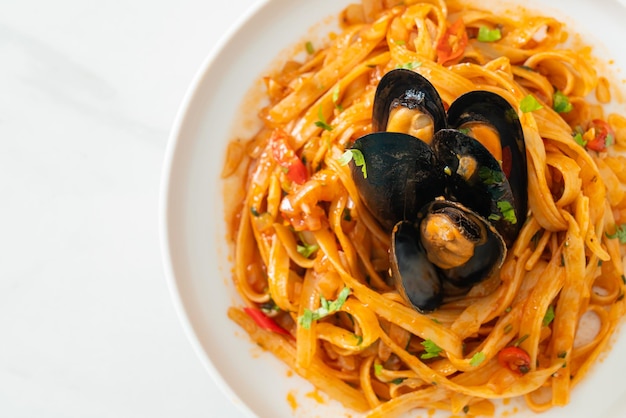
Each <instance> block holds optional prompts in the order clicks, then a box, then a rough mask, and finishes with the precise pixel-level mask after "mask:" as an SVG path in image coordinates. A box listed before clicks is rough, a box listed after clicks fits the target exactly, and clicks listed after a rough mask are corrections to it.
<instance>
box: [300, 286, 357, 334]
mask: <svg viewBox="0 0 626 418" xmlns="http://www.w3.org/2000/svg"><path fill="white" fill-rule="evenodd" d="M349 294H350V288H348V287H344V288H343V289H341V292H339V296H337V299H335V300H333V301H329V300H327V299H326V298H325V297H324V296H320V305H321V306H320V307H319V308H317V309H316V310H314V311H312V310H310V309H308V308H304V312H303V314H302V316H301V317H300V319H299V322H300V326H302V328H304V329H309V328H311V324H312V323H313V321H317V320H318V319H322V318H324V317H326V316H328V315H330V314H332V313H334V312H336V311H338V310H339V309H340V308H341V307H342V306H343V304H344V303H345V302H346V299H347V298H348V295H349Z"/></svg>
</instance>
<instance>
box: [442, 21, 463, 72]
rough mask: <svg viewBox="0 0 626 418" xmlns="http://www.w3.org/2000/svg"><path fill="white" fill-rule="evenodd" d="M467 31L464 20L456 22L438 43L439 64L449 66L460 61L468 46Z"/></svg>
mask: <svg viewBox="0 0 626 418" xmlns="http://www.w3.org/2000/svg"><path fill="white" fill-rule="evenodd" d="M467 42H468V41H467V31H466V30H465V23H463V19H458V20H457V21H455V22H454V23H453V24H452V25H450V27H449V28H448V30H446V33H445V34H444V35H443V36H442V37H441V38H440V39H439V42H437V48H436V49H437V63H439V64H441V65H445V64H448V63H450V62H453V61H455V60H457V59H459V58H460V57H461V56H462V55H463V53H464V52H465V47H466V46H467Z"/></svg>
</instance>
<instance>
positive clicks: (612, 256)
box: [223, 0, 626, 417]
mask: <svg viewBox="0 0 626 418" xmlns="http://www.w3.org/2000/svg"><path fill="white" fill-rule="evenodd" d="M341 21H342V32H341V33H339V34H337V35H333V36H332V37H331V38H330V41H329V43H328V45H327V46H324V47H319V46H318V47H317V49H316V50H313V48H311V46H310V45H309V47H308V48H307V49H308V52H309V54H308V56H307V58H306V59H305V60H304V62H297V61H289V62H288V63H287V64H285V66H284V67H283V68H282V70H281V71H279V72H277V73H276V74H273V75H271V76H268V77H266V78H265V79H264V80H265V85H266V87H267V97H268V99H269V105H268V106H267V107H265V108H264V109H263V110H262V112H261V114H260V118H261V119H262V120H263V122H264V127H263V128H262V129H261V130H260V131H259V132H258V134H257V135H255V136H254V137H253V138H251V139H250V140H249V141H248V142H247V143H246V145H245V148H242V147H241V145H238V144H237V143H233V144H232V145H231V146H230V147H229V151H228V155H227V161H226V165H225V168H224V172H223V175H224V177H229V176H236V175H238V173H239V174H242V173H243V175H242V176H243V181H244V184H245V190H246V194H245V199H244V201H243V202H242V203H241V205H240V207H239V208H238V210H237V211H236V213H234V214H232V215H233V217H232V225H233V227H232V236H233V242H234V244H235V257H234V258H235V267H234V283H235V285H236V287H237V290H238V292H239V293H240V295H241V297H242V299H243V301H244V305H245V307H244V308H240V307H232V308H230V309H229V312H228V313H229V317H230V318H231V319H232V320H234V321H236V322H237V323H238V324H239V325H241V326H242V327H243V328H244V329H245V330H246V331H247V332H248V333H249V334H250V336H251V338H252V339H253V340H254V341H256V342H257V343H258V344H259V345H261V346H262V347H264V348H265V349H267V350H269V351H271V352H272V353H273V354H274V355H276V356H277V357H278V358H280V359H281V360H283V361H284V362H285V363H287V364H288V365H289V366H290V367H292V368H293V369H294V370H295V371H296V372H297V373H299V374H300V375H302V376H303V377H304V378H306V379H308V380H310V381H311V382H312V383H313V384H314V385H315V386H316V387H318V388H320V389H321V390H323V391H325V392H326V393H328V394H329V395H330V396H331V397H333V398H335V399H337V400H339V401H340V402H341V403H343V404H344V405H345V406H346V407H348V408H352V409H354V410H357V411H367V412H368V414H369V415H368V416H370V417H382V416H385V417H388V416H396V415H399V414H402V413H404V412H406V411H408V410H411V409H413V408H437V409H444V410H449V411H452V412H453V413H459V412H461V411H465V412H469V413H471V414H474V415H481V414H482V415H490V414H493V413H494V408H495V407H494V404H493V403H492V401H491V400H493V399H498V398H511V397H524V398H525V400H526V402H527V404H528V405H529V407H530V408H531V409H533V410H535V411H542V410H546V409H548V408H550V407H552V406H557V405H560V406H562V405H566V404H567V403H568V401H569V397H570V392H571V389H572V387H573V386H574V385H576V384H577V383H578V382H579V381H580V379H581V378H582V377H583V376H584V375H585V373H586V372H587V371H588V370H589V368H590V367H591V365H592V364H593V363H594V362H595V360H596V359H597V357H598V355H599V354H600V353H601V352H602V350H603V349H605V347H606V345H607V341H608V340H609V338H610V336H611V335H612V333H613V331H614V330H615V328H616V326H617V325H618V323H619V320H620V318H621V317H622V316H623V314H624V301H623V296H624V271H623V264H624V260H623V257H624V242H625V241H626V236H625V235H626V226H624V225H625V224H626V195H625V193H624V184H625V183H626V174H625V173H626V158H624V157H623V156H622V155H621V154H620V149H623V147H624V146H625V145H626V119H625V118H624V117H622V116H619V115H617V114H608V115H605V111H604V109H603V106H602V105H603V104H605V103H608V102H609V101H610V89H609V85H608V82H607V80H606V79H605V78H603V77H600V76H598V75H597V73H596V70H595V69H594V68H593V67H592V66H591V65H590V62H591V60H590V59H589V54H588V52H587V53H585V52H581V51H574V50H572V49H568V48H566V47H565V46H564V45H563V41H564V40H565V39H566V36H565V35H566V34H565V30H564V27H563V25H562V24H561V23H560V22H559V21H557V20H555V19H552V18H550V17H544V16H537V15H527V16H526V15H525V16H523V17H520V18H519V19H510V18H507V17H505V16H502V15H495V14H493V13H492V12H490V11H486V10H481V9H478V8H474V7H470V6H468V5H463V4H460V3H452V2H445V1H444V0H428V1H418V0H405V1H393V0H385V1H382V0H363V2H362V3H361V4H355V5H351V6H349V7H347V8H346V9H345V10H344V11H343V12H342V14H341ZM398 67H403V68H407V69H411V70H412V71H415V72H418V73H420V74H421V75H423V76H424V77H426V78H427V79H428V80H429V81H430V82H431V83H432V84H433V85H434V86H435V87H436V89H437V91H438V92H439V94H440V95H441V98H442V100H443V102H444V104H445V105H446V106H448V105H449V104H450V103H452V102H453V101H454V100H455V99H456V98H457V97H459V96H461V95H462V94H464V93H466V92H469V91H472V90H487V91H491V92H494V93H497V94H498V95H500V96H502V97H503V98H505V99H506V100H507V101H508V102H509V103H510V104H511V106H513V108H514V109H515V110H517V113H518V116H519V119H520V122H521V125H522V128H523V134H524V138H525V141H526V153H527V158H528V200H529V211H528V217H527V220H526V222H525V223H524V225H523V227H522V229H521V231H520V234H519V236H518V238H517V239H516V241H515V243H514V244H513V245H512V247H511V248H509V251H508V255H507V258H506V260H505V261H504V264H503V265H502V268H501V270H500V272H499V274H496V276H495V277H493V278H490V279H488V280H486V281H483V282H480V283H478V284H476V285H475V286H474V287H473V288H472V289H471V290H470V291H469V293H468V294H467V295H465V296H464V297H462V298H457V299H451V300H445V301H444V303H443V304H442V305H441V306H440V307H439V309H437V310H435V311H434V312H432V313H428V314H422V313H419V312H417V311H416V310H414V309H413V308H411V307H410V305H409V304H408V303H407V302H406V301H405V300H404V299H403V298H402V297H401V296H400V295H399V294H398V292H396V291H395V289H394V288H393V286H392V285H391V284H390V277H389V269H390V263H389V256H388V253H389V248H390V236H389V234H388V233H386V232H385V231H384V230H383V229H382V228H381V226H380V225H379V224H378V223H377V221H376V220H375V219H374V217H373V216H372V214H371V213H369V212H368V210H367V209H366V208H365V207H364V205H363V203H362V202H361V200H360V198H359V192H358V190H357V188H356V186H355V183H354V181H353V179H352V177H351V174H350V170H349V168H348V167H347V166H346V165H345V164H343V163H342V161H341V157H342V155H343V154H344V151H345V149H347V148H348V147H349V146H350V145H351V144H352V143H353V142H354V141H355V140H358V138H360V137H361V136H363V135H365V134H367V133H369V132H371V130H372V126H371V124H372V102H373V98H374V92H375V90H376V86H377V84H378V82H379V80H380V79H381V77H382V76H383V75H384V74H386V73H387V72H389V71H390V70H392V69H394V68H398ZM593 92H595V95H596V100H592V99H590V98H589V97H590V96H591V93H593ZM529 95H530V96H531V97H533V98H534V100H535V103H534V106H533V107H532V109H530V110H529V109H524V106H525V105H522V101H523V99H524V98H525V97H527V96H529ZM366 164H367V162H365V164H364V165H366ZM363 168H364V169H365V167H363ZM590 317H591V318H593V319H595V321H596V322H597V323H598V324H599V326H598V327H597V329H596V330H595V331H590V332H588V333H589V334H590V335H588V336H587V338H586V339H584V338H583V335H582V334H584V333H585V332H586V329H585V327H583V326H580V327H579V324H580V323H581V318H582V319H585V318H587V319H588V318H590Z"/></svg>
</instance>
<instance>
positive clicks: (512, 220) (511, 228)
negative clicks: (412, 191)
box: [432, 129, 526, 245]
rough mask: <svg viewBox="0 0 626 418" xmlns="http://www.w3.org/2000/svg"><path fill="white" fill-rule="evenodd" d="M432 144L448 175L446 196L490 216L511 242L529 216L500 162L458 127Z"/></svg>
mask: <svg viewBox="0 0 626 418" xmlns="http://www.w3.org/2000/svg"><path fill="white" fill-rule="evenodd" d="M432 145H433V148H434V150H435V154H436V156H437V158H438V160H439V161H440V162H441V164H442V165H443V166H444V168H443V170H444V173H445V176H447V178H446V185H447V186H446V196H448V198H450V199H451V200H455V201H458V202H461V203H462V204H463V205H465V206H467V207H469V208H471V209H472V210H473V211H475V212H476V213H478V214H479V215H480V216H482V217H484V218H486V219H488V220H489V222H491V223H492V224H493V225H494V226H495V227H496V229H497V230H498V231H499V233H500V234H501V235H502V236H503V238H504V240H505V242H506V243H507V245H511V244H512V243H513V242H514V241H515V238H516V237H517V235H518V233H519V230H520V228H521V226H522V224H523V223H524V220H525V218H526V202H525V200H522V199H516V197H515V195H514V193H513V188H512V184H511V183H510V182H509V180H508V179H507V177H506V175H505V174H504V172H503V170H502V166H501V165H500V163H499V161H498V160H496V159H495V158H494V156H493V155H492V154H491V153H490V152H489V150H487V148H485V147H484V146H483V145H482V144H481V143H480V142H478V141H477V140H475V139H474V138H472V137H469V136H467V135H465V134H464V133H462V132H459V131H457V130H454V129H443V130H441V131H439V132H437V133H436V134H435V137H434V138H433V144H432ZM520 200H522V201H521V202H520Z"/></svg>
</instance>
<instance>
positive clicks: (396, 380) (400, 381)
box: [391, 377, 406, 385]
mask: <svg viewBox="0 0 626 418" xmlns="http://www.w3.org/2000/svg"><path fill="white" fill-rule="evenodd" d="M405 379H406V377H397V378H395V379H393V380H392V381H391V383H393V384H394V385H399V384H400V383H402V382H404V380H405Z"/></svg>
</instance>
